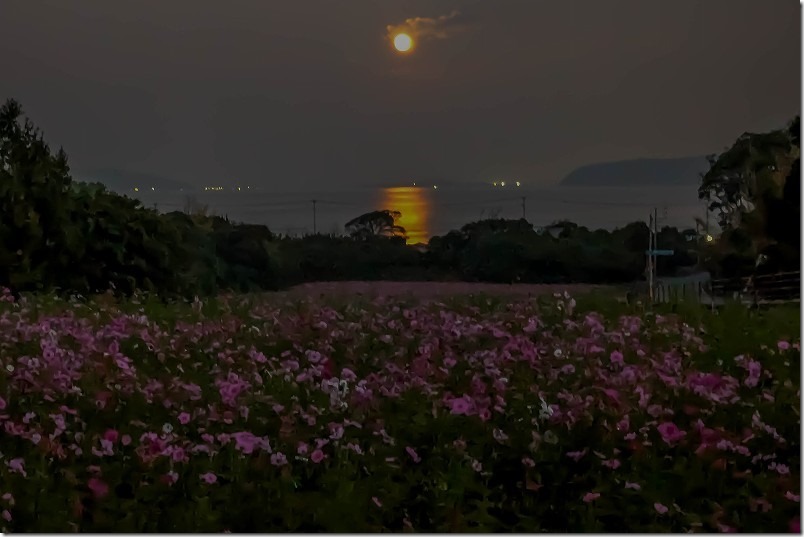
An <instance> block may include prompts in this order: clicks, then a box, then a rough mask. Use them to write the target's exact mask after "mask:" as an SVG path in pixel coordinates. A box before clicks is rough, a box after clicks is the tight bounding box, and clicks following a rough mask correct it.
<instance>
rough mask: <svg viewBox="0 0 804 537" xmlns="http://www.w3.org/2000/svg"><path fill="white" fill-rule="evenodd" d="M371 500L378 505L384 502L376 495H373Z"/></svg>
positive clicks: (380, 505)
mask: <svg viewBox="0 0 804 537" xmlns="http://www.w3.org/2000/svg"><path fill="white" fill-rule="evenodd" d="M371 501H372V502H374V505H376V506H377V507H382V502H381V501H380V500H378V499H377V497H376V496H372V497H371Z"/></svg>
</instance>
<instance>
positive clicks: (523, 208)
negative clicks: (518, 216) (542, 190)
mask: <svg viewBox="0 0 804 537" xmlns="http://www.w3.org/2000/svg"><path fill="white" fill-rule="evenodd" d="M525 199H526V196H522V219H523V220H527V218H526V217H525Z"/></svg>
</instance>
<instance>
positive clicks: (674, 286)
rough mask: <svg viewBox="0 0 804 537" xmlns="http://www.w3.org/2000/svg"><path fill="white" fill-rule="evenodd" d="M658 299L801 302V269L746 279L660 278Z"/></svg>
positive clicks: (667, 301)
mask: <svg viewBox="0 0 804 537" xmlns="http://www.w3.org/2000/svg"><path fill="white" fill-rule="evenodd" d="M654 296H655V300H656V302H661V303H674V302H682V301H683V302H697V303H701V304H706V305H711V306H717V305H722V304H725V303H726V302H727V301H737V302H742V303H743V304H746V305H764V304H783V303H792V302H800V301H801V272H800V271H796V272H779V273H776V274H762V275H756V276H750V277H746V278H728V279H715V280H713V279H710V278H708V276H707V275H696V276H694V277H689V278H670V279H661V280H659V281H657V283H656V287H655V289H654Z"/></svg>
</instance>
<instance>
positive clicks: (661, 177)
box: [561, 156, 709, 186]
mask: <svg viewBox="0 0 804 537" xmlns="http://www.w3.org/2000/svg"><path fill="white" fill-rule="evenodd" d="M708 170H709V162H707V160H706V157H705V156H700V157H682V158H643V159H634V160H621V161H617V162H602V163H599V164H589V165H587V166H582V167H580V168H577V169H576V170H574V171H573V172H571V173H570V174H569V175H567V176H566V177H565V178H564V180H562V181H561V185H562V186H665V185H697V184H698V183H699V182H700V175H699V174H701V173H705V172H706V171H708Z"/></svg>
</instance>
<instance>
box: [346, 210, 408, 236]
mask: <svg viewBox="0 0 804 537" xmlns="http://www.w3.org/2000/svg"><path fill="white" fill-rule="evenodd" d="M401 216H402V213H400V212H399V211H389V210H388V209H385V210H382V211H372V212H370V213H366V214H362V215H360V216H358V217H357V218H353V219H352V220H350V221H348V222H346V226H345V227H346V232H347V233H348V234H349V235H350V236H351V237H352V238H354V239H358V240H369V239H372V238H376V237H387V238H403V239H407V232H406V231H405V228H404V227H402V226H398V225H396V221H397V220H398V219H399V218H400V217H401Z"/></svg>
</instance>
